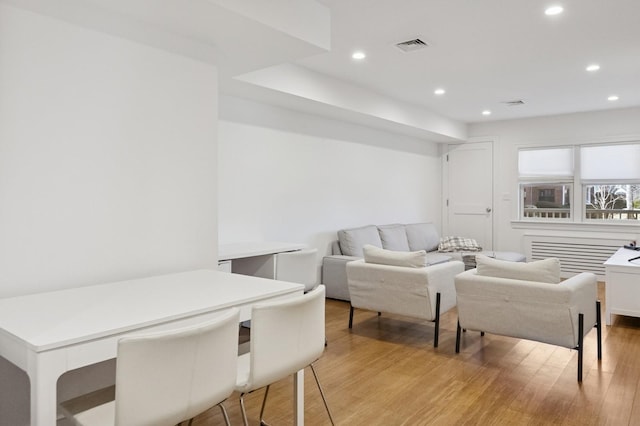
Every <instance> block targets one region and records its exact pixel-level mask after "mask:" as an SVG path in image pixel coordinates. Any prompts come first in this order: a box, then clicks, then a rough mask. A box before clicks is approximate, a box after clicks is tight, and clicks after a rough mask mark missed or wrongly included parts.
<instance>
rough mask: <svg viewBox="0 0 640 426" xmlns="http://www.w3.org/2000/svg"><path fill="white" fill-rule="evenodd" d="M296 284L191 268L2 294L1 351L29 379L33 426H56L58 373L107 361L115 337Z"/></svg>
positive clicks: (293, 291)
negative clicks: (114, 280)
mask: <svg viewBox="0 0 640 426" xmlns="http://www.w3.org/2000/svg"><path fill="white" fill-rule="evenodd" d="M303 290H304V286H303V285H301V284H295V283H289V282H283V281H276V280H271V279H264V278H256V277H251V276H244V275H238V274H229V273H224V272H219V271H215V270H196V271H188V272H183V273H176V274H170V275H160V276H155V277H148V278H141V279H134V280H128V281H119V282H112V283H107V284H100V285H91V286H85V287H77V288H71V289H66V290H59V291H51V292H45V293H37V294H31V295H25V296H19V297H12V298H6V299H0V356H2V357H4V358H6V359H7V360H8V361H10V362H11V363H13V364H15V365H16V366H17V367H18V368H20V369H22V370H24V371H25V372H26V373H27V374H28V376H29V380H30V383H31V387H30V394H31V402H30V412H31V425H37V426H54V425H55V424H56V418H57V388H56V384H57V381H58V378H59V377H60V376H61V375H62V374H64V373H65V372H67V371H70V370H74V369H76V368H80V367H83V366H86V365H91V364H95V363H98V362H101V361H105V360H108V359H112V358H115V357H116V354H117V344H118V340H119V338H120V337H121V336H123V335H125V334H126V335H131V334H135V333H140V332H147V331H151V330H161V329H164V328H170V327H179V326H183V325H187V324H190V323H195V322H199V321H203V320H206V319H209V318H213V317H215V316H216V315H219V314H220V312H221V311H223V310H225V309H227V308H231V307H238V308H240V320H241V321H245V320H249V319H250V318H251V307H252V305H254V304H255V303H259V302H264V301H271V300H278V299H284V298H288V297H292V296H294V295H299V294H302V293H303ZM303 383H304V377H303V371H300V372H298V373H297V374H296V377H295V378H294V391H295V394H296V398H295V402H294V416H295V422H296V424H298V425H302V424H304V387H303Z"/></svg>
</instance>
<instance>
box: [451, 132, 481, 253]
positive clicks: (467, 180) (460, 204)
mask: <svg viewBox="0 0 640 426" xmlns="http://www.w3.org/2000/svg"><path fill="white" fill-rule="evenodd" d="M444 161H445V164H444V168H443V170H444V172H445V173H444V176H443V177H444V183H445V191H444V196H445V197H444V198H445V207H444V208H445V214H444V217H445V220H444V226H443V228H444V229H443V231H444V235H452V236H459V237H467V238H473V239H475V240H476V241H477V242H478V244H480V246H482V248H483V249H485V250H492V249H493V144H492V142H476V143H471V142H469V143H465V144H461V145H449V146H448V153H446V154H445V157H444Z"/></svg>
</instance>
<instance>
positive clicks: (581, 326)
mask: <svg viewBox="0 0 640 426" xmlns="http://www.w3.org/2000/svg"><path fill="white" fill-rule="evenodd" d="M583 343H584V314H582V313H580V314H578V382H582V349H583V346H584V344H583Z"/></svg>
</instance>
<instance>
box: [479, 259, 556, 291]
mask: <svg viewBox="0 0 640 426" xmlns="http://www.w3.org/2000/svg"><path fill="white" fill-rule="evenodd" d="M476 267H477V272H476V273H477V274H478V275H483V276H486V277H497V278H510V279H514V280H523V281H537V282H542V283H549V284H558V283H559V282H560V260H559V259H557V258H555V257H550V258H549V259H543V260H538V261H535V262H529V263H524V262H509V261H507V260H498V259H492V258H490V257H488V256H484V255H482V254H477V255H476Z"/></svg>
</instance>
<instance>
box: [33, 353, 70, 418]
mask: <svg viewBox="0 0 640 426" xmlns="http://www.w3.org/2000/svg"><path fill="white" fill-rule="evenodd" d="M64 371H65V369H64V354H63V353H62V352H55V351H53V352H44V353H39V354H31V356H30V357H29V368H28V371H27V374H28V375H29V382H30V385H31V386H30V394H31V402H30V406H31V425H32V426H56V421H57V408H58V407H57V404H58V401H57V383H58V378H59V377H60V376H61V375H62V373H64Z"/></svg>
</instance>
